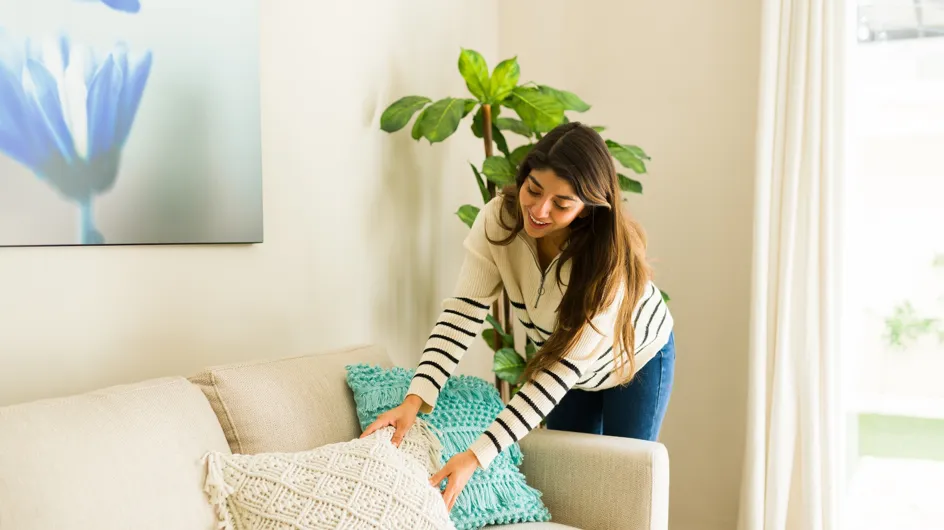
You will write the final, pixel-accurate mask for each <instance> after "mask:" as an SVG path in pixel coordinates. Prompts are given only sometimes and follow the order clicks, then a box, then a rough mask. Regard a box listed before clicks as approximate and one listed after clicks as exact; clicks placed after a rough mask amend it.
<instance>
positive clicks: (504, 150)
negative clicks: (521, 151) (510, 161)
mask: <svg viewBox="0 0 944 530" xmlns="http://www.w3.org/2000/svg"><path fill="white" fill-rule="evenodd" d="M492 141H493V142H495V145H496V146H498V150H499V151H501V154H503V155H505V157H506V158H509V157H511V152H510V151H508V141H507V140H505V135H504V134H502V132H501V131H500V130H499V129H498V127H496V126H495V124H492Z"/></svg>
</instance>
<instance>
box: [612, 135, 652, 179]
mask: <svg viewBox="0 0 944 530" xmlns="http://www.w3.org/2000/svg"><path fill="white" fill-rule="evenodd" d="M606 146H607V148H609V150H610V154H611V155H613V158H615V159H616V160H618V161H619V163H620V164H622V165H623V167H626V168H629V169H631V170H633V171H634V172H636V173H640V174H641V173H645V172H646V163H645V162H644V161H643V160H648V157H646V158H645V159H644V158H642V157H640V156H639V155H638V154H637V153H641V152H642V149H639V148H638V147H636V146H633V145H623V144H619V143H616V142H614V141H613V140H607V141H606ZM642 154H643V156H645V153H642Z"/></svg>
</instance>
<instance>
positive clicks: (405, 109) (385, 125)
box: [380, 96, 432, 133]
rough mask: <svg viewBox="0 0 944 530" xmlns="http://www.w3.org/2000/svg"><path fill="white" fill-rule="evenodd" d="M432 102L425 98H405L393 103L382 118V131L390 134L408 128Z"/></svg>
mask: <svg viewBox="0 0 944 530" xmlns="http://www.w3.org/2000/svg"><path fill="white" fill-rule="evenodd" d="M431 101H432V100H431V99H429V98H428V97H424V96H405V97H402V98H400V99H398V100H396V101H394V102H393V104H391V105H390V106H389V107H387V110H385V111H384V113H383V114H382V115H381V116H380V129H381V130H383V131H386V132H388V133H392V132H396V131H399V130H400V129H402V128H404V127H406V124H407V123H409V122H410V118H412V117H413V115H414V114H416V112H417V111H419V110H420V109H422V108H423V107H425V106H426V104H427V103H429V102H431Z"/></svg>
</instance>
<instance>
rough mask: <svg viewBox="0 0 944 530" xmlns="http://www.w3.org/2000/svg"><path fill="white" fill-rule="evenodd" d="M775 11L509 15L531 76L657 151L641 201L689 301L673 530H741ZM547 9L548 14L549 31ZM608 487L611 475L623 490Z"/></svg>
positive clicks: (677, 413) (713, 7)
mask: <svg viewBox="0 0 944 530" xmlns="http://www.w3.org/2000/svg"><path fill="white" fill-rule="evenodd" d="M759 8H760V3H759V2H756V1H751V0H717V1H712V2H701V1H698V0H678V1H674V2H659V1H655V0H639V1H636V2H622V1H618V0H593V1H590V2H584V3H582V4H578V3H575V2H565V1H563V0H551V1H548V0H543V1H540V2H539V1H518V2H507V3H503V4H502V6H501V17H502V27H501V33H500V45H499V50H500V52H501V54H502V55H503V56H507V55H515V54H517V55H518V56H519V61H520V62H521V71H522V79H524V80H534V81H537V82H541V83H547V84H550V85H552V86H555V87H557V88H561V89H567V90H571V91H574V92H576V93H577V94H578V95H580V96H581V97H583V98H584V99H585V100H586V101H587V102H588V103H590V104H591V105H593V108H592V109H591V110H590V111H589V112H588V113H587V114H586V115H585V116H586V120H585V121H587V122H589V123H592V124H594V125H606V126H608V127H609V130H608V131H607V134H609V135H610V137H612V138H613V139H615V140H617V141H621V142H624V143H636V144H638V145H640V146H641V147H643V148H644V149H646V150H647V151H648V153H649V154H650V155H651V156H652V162H651V164H650V175H649V176H648V177H644V178H643V179H642V180H643V184H644V187H645V188H644V191H645V194H644V195H643V196H641V197H636V198H634V199H633V200H632V202H631V207H632V209H633V210H634V212H635V213H636V214H637V216H638V217H639V218H640V219H641V221H642V222H643V224H644V225H645V227H646V229H647V231H648V233H649V236H650V253H651V257H652V259H653V261H654V265H655V267H656V273H657V277H656V282H657V283H658V284H659V286H660V287H662V288H663V289H665V290H666V291H668V292H669V293H670V294H671V295H672V296H673V301H672V302H671V309H672V311H673V314H674V315H675V319H676V330H677V332H676V346H677V349H678V353H677V355H678V357H677V367H676V386H675V390H674V393H673V396H672V401H671V404H670V406H669V411H668V416H667V418H666V424H665V430H664V431H663V438H662V441H663V442H665V444H666V446H667V447H668V449H669V454H670V459H671V465H672V477H671V495H672V500H671V515H670V526H671V528H672V529H673V530H696V529H697V530H714V529H717V530H730V529H732V528H735V527H736V520H737V500H738V493H739V487H740V477H741V464H742V456H741V455H742V451H743V445H744V444H743V437H744V429H745V423H744V419H745V410H746V408H745V407H746V394H747V389H746V378H747V376H746V374H747V344H748V306H749V295H750V292H749V289H750V280H749V277H750V252H751V222H752V221H751V214H752V205H751V203H752V194H753V178H752V175H753V159H754V153H753V149H754V118H755V115H756V112H755V105H756V101H757V74H758V60H759V53H758V48H759V40H760V34H759V26H760V24H759V20H760V11H759ZM538 12H540V13H541V14H542V15H543V16H545V17H546V18H545V20H544V21H542V22H540V23H533V21H534V20H535V18H534V17H535V16H536V15H535V14H536V13H538ZM616 479H617V478H616V477H608V478H607V480H616Z"/></svg>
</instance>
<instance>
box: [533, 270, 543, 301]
mask: <svg viewBox="0 0 944 530" xmlns="http://www.w3.org/2000/svg"><path fill="white" fill-rule="evenodd" d="M543 295H544V277H543V276H542V277H541V287H539V288H538V298H537V300H535V301H534V307H535V308H537V307H538V302H540V301H541V297H542V296H543Z"/></svg>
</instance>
